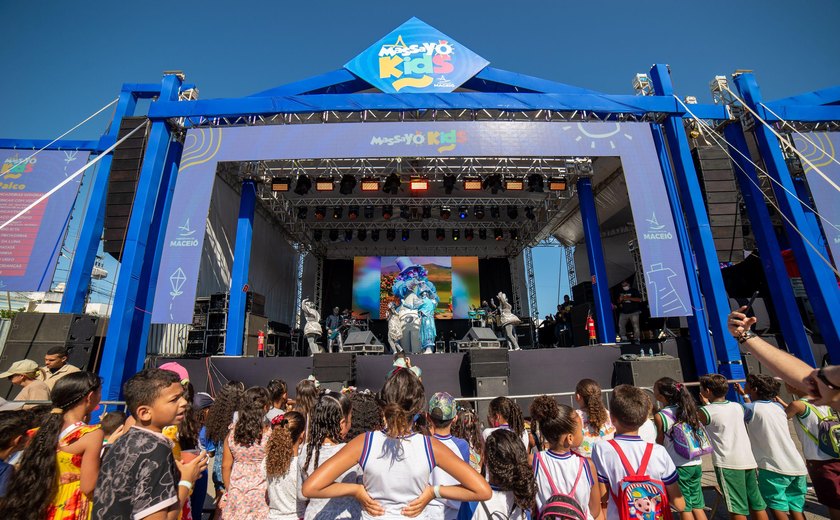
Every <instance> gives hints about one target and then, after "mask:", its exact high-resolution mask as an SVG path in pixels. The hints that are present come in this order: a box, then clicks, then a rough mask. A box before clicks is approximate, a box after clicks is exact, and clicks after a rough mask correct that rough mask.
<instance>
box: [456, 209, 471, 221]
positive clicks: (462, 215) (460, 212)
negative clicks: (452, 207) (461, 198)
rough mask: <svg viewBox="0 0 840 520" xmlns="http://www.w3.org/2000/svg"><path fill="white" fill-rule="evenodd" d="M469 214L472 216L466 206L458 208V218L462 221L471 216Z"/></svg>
mask: <svg viewBox="0 0 840 520" xmlns="http://www.w3.org/2000/svg"><path fill="white" fill-rule="evenodd" d="M469 214H470V211H469V210H468V209H467V207H466V206H461V207H460V208H458V217H459V218H460V219H461V220H464V219H465V218H467V217H468V216H469Z"/></svg>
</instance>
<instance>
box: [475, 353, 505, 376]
mask: <svg viewBox="0 0 840 520" xmlns="http://www.w3.org/2000/svg"><path fill="white" fill-rule="evenodd" d="M469 357H470V376H471V377H474V378H476V379H478V378H480V377H507V376H508V375H510V362H509V356H508V350H507V349H502V348H499V349H470V353H469Z"/></svg>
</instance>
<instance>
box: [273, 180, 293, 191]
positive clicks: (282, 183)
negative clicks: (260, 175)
mask: <svg viewBox="0 0 840 520" xmlns="http://www.w3.org/2000/svg"><path fill="white" fill-rule="evenodd" d="M291 186H292V181H291V179H289V178H288V177H272V178H271V191H289V188H290V187H291Z"/></svg>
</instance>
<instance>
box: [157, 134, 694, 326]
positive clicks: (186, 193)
mask: <svg viewBox="0 0 840 520" xmlns="http://www.w3.org/2000/svg"><path fill="white" fill-rule="evenodd" d="M602 156H603V157H620V159H621V163H622V168H623V170H624V175H625V176H626V178H627V187H628V191H629V192H630V198H631V202H632V205H633V216H634V220H635V223H636V232H637V236H638V239H639V247H640V253H641V258H642V262H643V264H644V266H645V283H646V284H647V289H648V296H649V298H650V300H651V301H650V307H651V311H652V312H653V315H654V316H687V315H690V314H691V308H690V307H689V306H688V305H687V303H686V302H688V301H689V298H688V283H687V281H686V276H685V269H684V268H683V264H682V260H681V258H682V257H681V255H680V250H679V242H678V240H677V237H676V233H675V232H674V220H673V216H672V213H671V207H670V204H669V201H668V197H667V194H666V191H665V183H664V179H663V177H662V169H661V167H660V165H659V157H658V154H657V151H656V147H655V146H654V142H653V135H652V134H651V129H650V125H649V124H647V123H549V122H527V121H515V122H499V121H458V122H404V123H403V122H401V123H336V124H321V125H270V126H243V127H229V128H196V129H191V130H189V131H188V133H187V138H186V142H185V146H184V154H183V156H182V159H181V167H180V169H179V171H178V179H177V182H176V185H175V193H174V194H173V200H172V211H171V213H170V215H169V221H168V224H167V230H166V241H165V244H164V250H163V255H162V258H161V264H160V276H159V277H158V285H157V291H156V293H155V294H156V297H155V302H154V308H153V312H152V323H190V322H192V313H193V306H194V301H195V293H196V282H197V280H198V269H199V267H198V266H199V262H200V260H201V252H202V247H203V244H204V236H205V229H206V219H207V215H208V211H209V208H210V195H211V192H212V188H213V182H214V179H215V178H216V175H215V173H216V165H217V164H218V163H219V162H220V161H259V160H272V159H300V158H308V159H327V158H335V157H341V158H363V157H370V158H380V157H602ZM231 240H232V238H231ZM614 282H617V280H614Z"/></svg>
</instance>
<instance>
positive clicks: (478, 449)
mask: <svg viewBox="0 0 840 520" xmlns="http://www.w3.org/2000/svg"><path fill="white" fill-rule="evenodd" d="M452 435H453V436H455V437H458V438H459V439H464V440H465V441H467V444H469V445H470V466H472V468H473V469H474V470H476V471H481V454H482V453H484V438H483V437H482V436H481V424H480V423H479V420H478V414H476V413H475V411H473V409H472V408H471V407H470V406H469V405H466V406H465V407H464V408H461V407H460V406H459V407H458V416H457V417H455V420H454V421H453V422H452Z"/></svg>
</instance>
